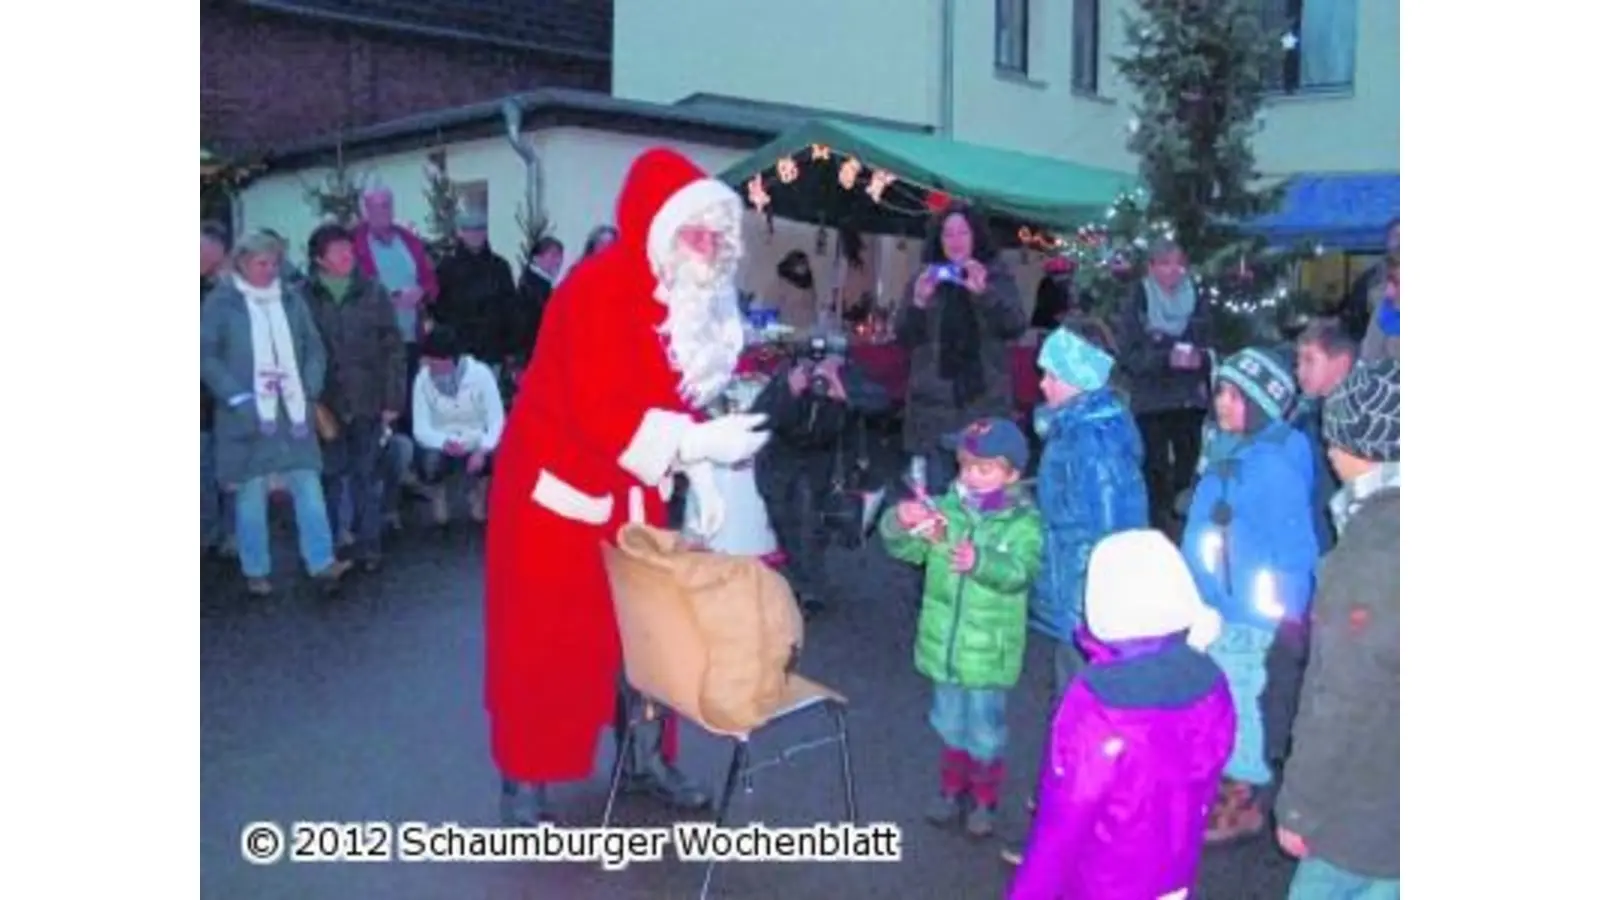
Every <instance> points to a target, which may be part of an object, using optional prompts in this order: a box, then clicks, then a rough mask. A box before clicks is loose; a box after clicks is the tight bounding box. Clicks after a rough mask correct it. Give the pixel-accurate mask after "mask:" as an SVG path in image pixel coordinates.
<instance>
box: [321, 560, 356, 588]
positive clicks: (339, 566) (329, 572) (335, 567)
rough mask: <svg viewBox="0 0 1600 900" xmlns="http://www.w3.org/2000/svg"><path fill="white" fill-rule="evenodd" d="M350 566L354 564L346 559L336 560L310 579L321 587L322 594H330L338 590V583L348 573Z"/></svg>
mask: <svg viewBox="0 0 1600 900" xmlns="http://www.w3.org/2000/svg"><path fill="white" fill-rule="evenodd" d="M352 565H354V564H353V563H351V562H350V560H348V559H336V560H334V561H333V563H332V564H330V565H329V566H328V567H327V568H325V569H323V570H322V571H321V572H314V573H312V575H311V578H312V580H314V581H316V582H317V584H319V585H320V586H321V587H322V590H323V592H324V593H328V594H331V593H333V592H334V591H337V590H338V589H339V581H340V580H341V579H343V578H344V576H345V574H346V573H348V572H349V571H350V567H351V566H352Z"/></svg>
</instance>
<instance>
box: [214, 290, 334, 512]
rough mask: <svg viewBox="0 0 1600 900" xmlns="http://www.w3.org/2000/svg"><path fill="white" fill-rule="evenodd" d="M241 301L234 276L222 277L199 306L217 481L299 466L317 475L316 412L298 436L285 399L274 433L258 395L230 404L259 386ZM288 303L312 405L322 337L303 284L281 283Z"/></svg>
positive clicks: (320, 374) (322, 361)
mask: <svg viewBox="0 0 1600 900" xmlns="http://www.w3.org/2000/svg"><path fill="white" fill-rule="evenodd" d="M244 304H245V299H244V295H243V294H241V293H239V289H238V288H236V287H234V284H233V280H232V279H223V280H222V281H221V282H220V283H219V284H218V285H217V287H216V288H215V289H213V290H212V292H211V294H210V295H209V296H207V297H206V301H205V304H204V305H203V306H202V307H201V308H200V380H201V381H203V382H204V383H205V385H206V387H208V388H210V389H211V394H212V396H213V397H215V398H216V424H215V426H214V427H213V429H212V433H213V434H214V436H215V440H216V447H217V480H218V481H219V482H221V483H222V484H224V485H228V486H232V485H238V484H241V483H243V482H245V481H249V480H250V479H252V478H260V477H262V476H263V475H270V474H274V473H280V472H289V471H293V470H296V469H310V470H312V471H314V472H320V471H321V470H322V451H321V449H320V448H319V447H318V445H317V433H316V424H315V416H314V413H312V412H311V410H310V409H308V410H307V412H306V424H307V426H308V427H307V428H306V433H305V434H303V435H300V436H296V435H295V434H294V433H293V430H292V428H291V426H290V422H289V416H288V414H287V413H286V412H284V410H283V409H282V406H281V404H280V407H279V410H278V422H277V427H276V428H275V429H274V430H273V432H272V433H271V434H265V433H263V432H262V430H261V423H260V422H259V421H258V418H259V417H258V416H257V413H256V405H255V402H254V401H253V400H252V401H250V402H246V403H242V404H240V405H238V406H230V405H229V401H230V400H231V399H232V398H234V397H237V396H240V395H243V394H248V393H252V391H253V388H254V381H255V359H254V353H253V351H252V349H251V344H250V313H249V311H248V310H246V309H245V305H244ZM283 306H284V313H285V314H286V316H287V317H288V320H289V331H290V333H291V335H292V336H293V337H294V353H295V360H296V361H297V362H298V363H299V366H300V382H301V384H302V386H303V387H304V388H305V394H306V401H307V405H308V406H309V405H310V404H311V403H314V402H315V401H316V400H317V398H318V397H320V396H321V395H322V386H323V381H324V378H325V377H326V374H327V358H326V356H325V355H324V353H323V349H322V336H321V335H320V334H318V333H317V326H316V322H315V321H314V320H313V319H312V316H311V310H310V308H309V307H308V306H307V305H306V301H305V298H304V297H303V296H301V294H300V292H299V290H298V289H296V288H294V287H292V286H289V285H285V286H284V288H283Z"/></svg>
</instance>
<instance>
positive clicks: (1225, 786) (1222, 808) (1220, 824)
mask: <svg viewBox="0 0 1600 900" xmlns="http://www.w3.org/2000/svg"><path fill="white" fill-rule="evenodd" d="M1266 825H1267V815H1266V812H1265V811H1264V810H1262V808H1261V802H1260V799H1259V798H1258V797H1257V796H1256V790H1255V788H1254V787H1253V786H1252V785H1249V784H1246V783H1244V782H1242V781H1230V780H1227V779H1224V780H1223V782H1222V790H1221V791H1220V792H1219V794H1218V799H1217V801H1216V802H1215V803H1214V804H1213V805H1212V807H1211V816H1210V817H1209V818H1208V819H1207V820H1206V836H1205V839H1206V843H1207V844H1226V843H1229V842H1231V841H1236V840H1239V839H1241V838H1247V837H1251V836H1253V835H1256V834H1259V833H1261V831H1262V829H1264V828H1266Z"/></svg>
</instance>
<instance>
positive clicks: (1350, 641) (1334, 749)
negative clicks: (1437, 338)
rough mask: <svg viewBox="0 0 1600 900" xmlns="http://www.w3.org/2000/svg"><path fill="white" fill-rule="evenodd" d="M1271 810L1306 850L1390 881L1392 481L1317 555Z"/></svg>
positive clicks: (1396, 635) (1396, 671)
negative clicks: (1287, 749)
mask: <svg viewBox="0 0 1600 900" xmlns="http://www.w3.org/2000/svg"><path fill="white" fill-rule="evenodd" d="M1277 813H1278V823H1279V824H1280V825H1281V826H1283V827H1284V828H1287V829H1289V830H1290V831H1292V832H1294V833H1296V834H1298V835H1300V836H1301V837H1302V838H1304V839H1305V842H1306V846H1307V847H1308V848H1309V849H1310V852H1311V855H1313V856H1315V857H1318V858H1319V859H1324V860H1327V861H1328V862H1331V863H1333V864H1334V865H1336V866H1339V867H1340V868H1342V869H1347V870H1349V871H1351V872H1354V873H1356V874H1358V875H1364V876H1366V877H1368V878H1388V879H1395V878H1399V877H1400V489H1399V488H1393V489H1389V490H1382V491H1379V492H1378V493H1376V494H1373V495H1372V496H1371V497H1370V498H1368V499H1367V500H1366V502H1365V503H1363V504H1362V506H1361V507H1360V508H1359V509H1357V510H1356V511H1355V513H1354V515H1352V517H1351V518H1350V521H1349V522H1347V523H1346V524H1345V529H1344V533H1343V534H1342V535H1340V537H1339V542H1338V543H1337V544H1335V545H1334V547H1333V549H1332V550H1330V551H1329V552H1328V555H1327V556H1325V557H1323V560H1322V568H1321V570H1320V571H1319V572H1318V575H1317V596H1316V599H1315V600H1314V601H1313V603H1312V625H1311V662H1310V665H1309V666H1308V667H1307V669H1306V676H1305V686H1304V688H1303V689H1302V691H1301V694H1300V713H1299V717H1298V718H1297V719H1296V720H1295V725H1294V737H1293V752H1292V753H1291V755H1290V757H1289V762H1288V764H1287V766H1286V767H1285V769H1284V775H1283V788H1282V790H1281V791H1280V792H1279V794H1278V802H1277Z"/></svg>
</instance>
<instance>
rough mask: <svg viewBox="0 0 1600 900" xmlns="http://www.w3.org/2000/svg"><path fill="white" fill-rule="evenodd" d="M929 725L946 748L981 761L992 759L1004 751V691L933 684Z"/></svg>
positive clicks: (991, 760) (1001, 754) (992, 760)
mask: <svg viewBox="0 0 1600 900" xmlns="http://www.w3.org/2000/svg"><path fill="white" fill-rule="evenodd" d="M928 724H929V725H932V726H933V730H934V731H936V732H938V734H939V739H940V740H942V741H944V745H945V746H946V747H949V748H951V749H953V750H962V751H965V752H966V754H967V755H968V756H971V757H972V758H973V759H975V760H977V761H978V762H980V763H991V762H994V761H995V760H998V759H1000V758H1002V757H1004V756H1005V753H1006V692H1005V691H1004V690H1001V689H999V688H964V687H962V686H960V685H958V684H938V683H936V684H934V686H933V710H932V711H931V712H929V713H928Z"/></svg>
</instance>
